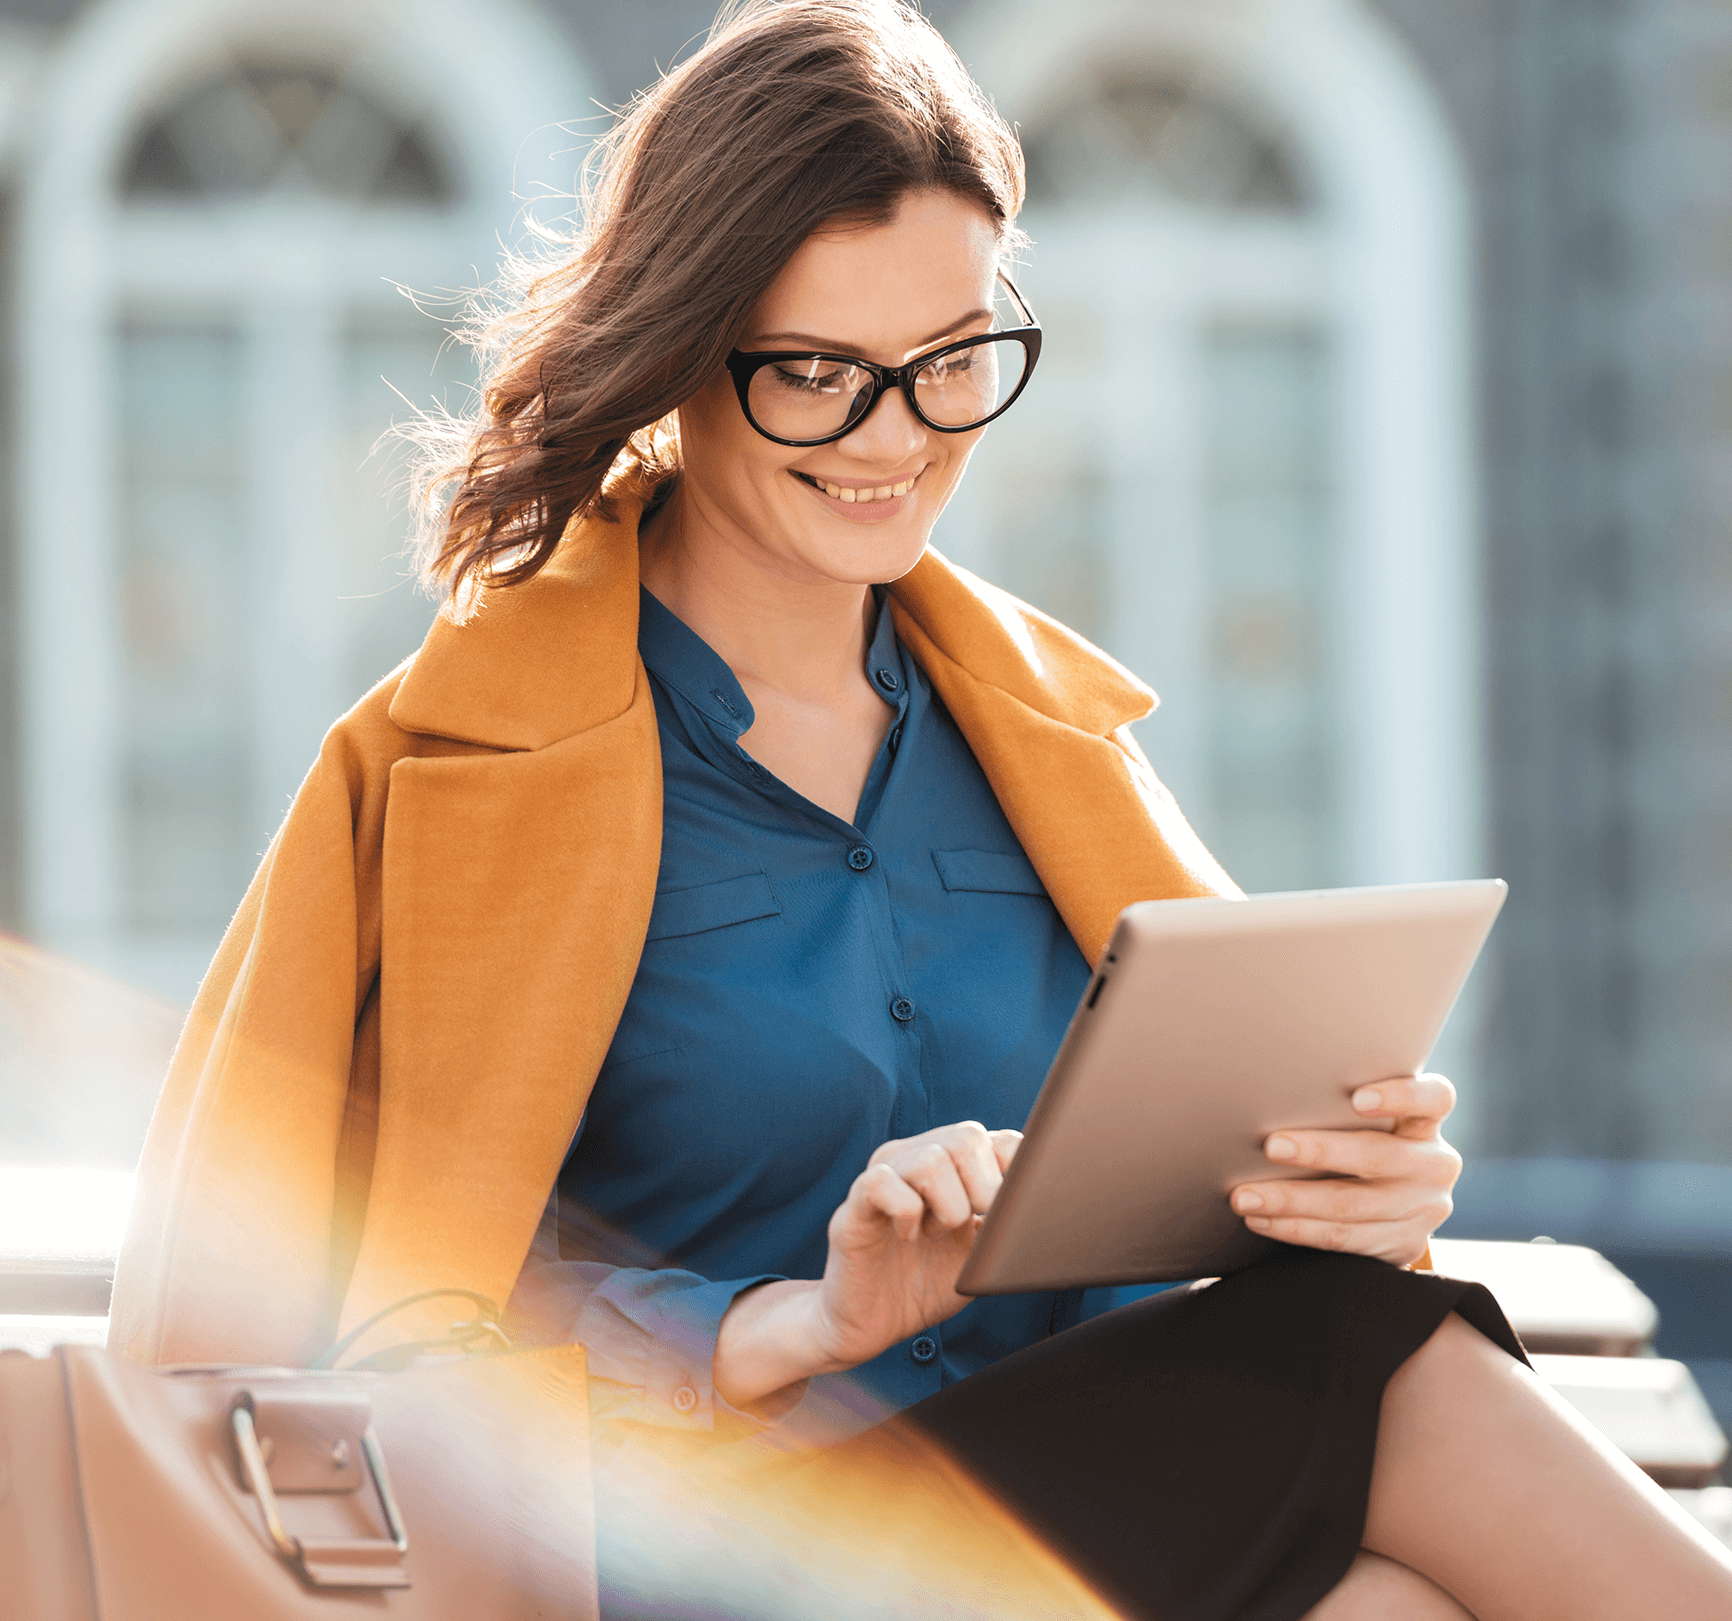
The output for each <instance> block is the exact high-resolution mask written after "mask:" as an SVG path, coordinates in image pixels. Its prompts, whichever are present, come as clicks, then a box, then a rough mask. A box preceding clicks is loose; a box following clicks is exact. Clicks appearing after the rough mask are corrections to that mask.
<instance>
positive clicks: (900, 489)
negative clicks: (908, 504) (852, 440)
mask: <svg viewBox="0 0 1732 1621" xmlns="http://www.w3.org/2000/svg"><path fill="white" fill-rule="evenodd" d="M814 482H815V483H816V484H817V486H818V488H819V489H821V490H822V491H823V492H824V493H825V494H826V495H827V496H829V497H830V498H831V499H832V500H835V501H846V502H848V503H849V504H850V505H854V504H857V503H860V502H870V501H889V500H891V499H892V498H893V497H895V496H898V495H906V494H907V493H908V492H909V491H910V490H911V489H913V488H914V480H913V479H911V478H908V479H904V480H903V481H902V482H901V483H900V484H880V485H878V486H877V488H876V489H863V488H856V487H852V486H844V485H841V484H826V483H825V482H824V481H823V480H822V479H816V480H814Z"/></svg>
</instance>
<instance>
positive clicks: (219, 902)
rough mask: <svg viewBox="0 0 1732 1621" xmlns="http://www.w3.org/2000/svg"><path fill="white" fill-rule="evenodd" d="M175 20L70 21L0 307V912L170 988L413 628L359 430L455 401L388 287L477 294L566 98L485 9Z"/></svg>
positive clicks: (566, 58) (253, 12)
mask: <svg viewBox="0 0 1732 1621" xmlns="http://www.w3.org/2000/svg"><path fill="white" fill-rule="evenodd" d="M225 10H226V16H224V15H218V16H216V17H215V19H214V28H213V26H212V22H213V19H212V16H211V15H210V14H211V13H213V11H214V12H215V13H224V12H225ZM315 10H316V11H317V12H318V15H316V16H315V15H313V12H314V11H315ZM202 12H203V18H202V22H201V20H200V14H199V13H198V12H196V11H188V10H187V8H161V7H158V6H155V5H152V4H151V3H149V0H110V3H109V4H108V5H105V6H99V7H95V8H92V9H91V11H90V12H88V13H86V14H85V17H84V18H83V19H81V23H80V24H79V25H75V27H74V30H73V32H72V35H71V37H70V38H69V40H68V43H67V45H66V47H65V49H64V50H63V51H62V52H61V54H60V58H59V61H58V63H57V67H56V76H57V79H58V81H59V82H58V85H57V86H50V88H49V92H48V94H47V97H46V104H47V106H48V109H49V113H48V116H49V119H50V121H51V122H53V121H56V120H58V123H59V126H60V127H59V130H58V132H57V133H56V134H55V136H54V138H51V139H44V140H43V141H42V143H41V152H42V154H43V156H42V159H41V165H40V167H39V168H38V169H37V170H36V171H35V172H33V173H32V174H31V175H30V176H29V177H28V180H27V193H26V196H27V205H26V208H25V211H24V218H23V232H24V240H23V246H22V255H21V256H22V259H23V264H24V274H23V277H22V287H21V293H20V299H19V314H20V318H21V321H22V323H23V324H22V329H21V331H22V337H21V342H20V347H21V350H22V352H23V357H24V372H25V377H24V396H25V397H26V398H29V399H30V400H31V401H32V405H33V409H32V412H31V413H30V417H29V420H28V421H27V422H26V424H25V427H24V435H25V450H26V454H25V457H24V459H23V465H24V469H25V474H26V479H27V484H26V492H25V494H26V500H25V525H26V533H27V535H29V536H30V537H31V539H32V540H33V541H34V542H35V543H36V544H34V545H32V544H30V543H29V542H27V544H26V547H25V549H24V552H25V562H26V569H25V573H26V582H25V583H26V590H27V592H29V593H30V597H31V600H30V603H29V607H28V610H27V615H26V618H27V621H28V622H29V623H31V624H34V625H37V626H42V627H53V631H52V635H44V636H43V637H42V638H41V639H40V640H39V641H38V643H37V644H36V645H35V646H34V647H33V648H32V649H31V650H30V651H29V653H28V654H27V659H26V668H25V678H26V683H27V694H26V716H27V721H28V722H29V723H30V724H29V730H28V733H27V749H28V754H27V759H26V770H25V780H26V782H27V785H28V788H29V793H30V801H29V803H28V805H27V807H26V840H27V852H28V853H27V862H26V866H27V881H28V885H29V888H28V891H27V895H26V906H27V922H28V924H29V926H30V927H31V929H32V932H33V933H34V934H36V935H37V936H38V937H39V938H41V939H42V940H44V942H45V943H47V944H50V945H52V946H56V947H58V948H59V949H61V950H64V951H67V952H69V953H71V954H73V955H75V956H78V957H81V958H83V959H84V960H86V961H90V962H94V963H96V964H98V965H100V966H103V967H106V968H109V969H111V970H113V971H117V972H119V973H120V974H121V975H122V976H124V977H126V978H128V979H131V980H132V981H133V982H135V983H138V984H141V985H144V986H146V987H149V988H152V989H155V990H157V991H158V992H160V993H162V994H165V995H167V996H170V997H172V998H173V999H175V1000H177V1001H184V1000H185V999H186V998H188V997H189V996H190V994H191V991H192V988H193V987H194V985H196V983H197V980H198V978H199V975H200V974H201V972H202V970H203V967H204V964H205V963H206V962H208V960H209V956H210V952H211V950H212V948H213V946H214V944H215V942H216V939H217V937H218V936H219V935H220V932H221V930H222V927H223V925H224V924H225V923H226V921H227V919H228V917H229V916H230V915H231V913H232V912H233V909H234V907H235V905H236V903H237V901H238V900H239V898H240V895H241V893H242V891H243V889H244V887H245V884H246V882H247V879H248V877H249V876H250V874H251V872H252V870H253V868H254V867H255V866H256V864H257V862H258V859H259V856H260V854H261V853H262V851H263V850H264V848H265V846H266V844H267V843H268V841H269V839H270V837H271V834H272V833H273V831H274V830H275V828H276V826H277V824H278V823H279V822H280V821H281V819H282V815H283V812H284V810H285V808H286V807H287V804H288V802H289V799H290V797H291V796H292V794H293V792H294V790H295V788H296V786H297V784H298V783H299V781H300V779H301V777H302V775H303V774H304V773H305V771H306V769H307V767H308V765H309V764H310V763H311V761H312V758H313V756H314V754H315V753H316V751H317V749H318V746H319V740H320V737H321V736H322V734H323V732H324V731H325V729H326V728H327V727H328V726H329V725H330V724H331V722H332V721H333V720H334V719H335V718H336V717H337V716H338V715H339V714H340V713H341V712H342V711H343V710H345V709H347V708H348V707H349V706H350V705H352V704H353V703H354V702H355V701H356V700H357V699H359V698H360V697H361V696H362V694H363V693H365V691H366V690H367V689H368V688H369V687H370V686H372V685H373V683H374V682H376V681H377V680H378V679H379V678H380V677H381V676H383V675H385V674H386V673H387V672H388V671H389V670H390V669H391V668H392V666H393V665H395V664H396V663H398V662H399V661H400V660H401V659H402V658H403V657H404V656H405V655H406V654H408V653H410V652H412V651H413V650H414V648H415V647H416V645H417V644H418V642H419V640H420V638H421V636H422V635H423V634H424V632H425V629H426V626H427V624H428V621H429V619H430V618H431V616H432V613H433V605H432V603H431V602H430V601H428V599H427V598H426V597H425V596H424V595H423V594H422V593H421V592H420V591H419V590H418V589H417V587H416V585H415V583H414V581H413V579H412V578H411V577H410V574H411V571H410V567H409V563H408V560H407V558H406V557H405V556H404V555H403V546H404V541H405V539H406V538H407V520H406V514H405V512H404V503H403V500H402V490H401V488H400V485H401V479H402V474H403V471H404V468H403V462H402V457H401V456H400V455H397V454H393V453H392V449H391V445H390V442H389V441H385V442H384V443H383V444H381V436H382V435H384V434H385V433H386V430H387V429H388V428H389V426H390V424H391V422H392V421H393V420H394V419H401V418H402V417H404V416H405V415H407V414H408V413H409V412H410V411H411V410H415V409H425V408H433V407H436V406H437V405H438V404H440V403H449V404H450V405H451V406H452V407H453V408H460V407H462V406H464V405H466V403H467V392H466V390H467V388H468V385H469V382H470V380H471V379H470V374H469V371H468V368H467V357H466V356H465V355H464V354H462V353H461V352H459V351H457V350H456V349H455V348H454V347H453V346H452V345H450V344H449V343H447V342H446V338H445V330H444V328H443V326H442V325H441V324H440V323H439V322H438V321H437V320H436V319H433V318H431V317H430V316H429V315H428V314H426V313H424V312H423V310H422V309H421V308H418V307H417V303H416V302H414V301H412V300H411V299H410V298H409V297H406V296H405V290H406V289H416V290H418V291H419V292H420V293H423V294H427V295H430V296H431V297H432V298H434V299H435V300H436V301H437V300H440V299H442V298H443V299H448V300H450V301H451V302H450V303H447V304H446V305H445V306H444V307H445V310H446V311H447V312H449V311H450V310H451V309H452V308H454V304H455V300H456V298H457V297H458V296H459V295H460V293H461V291H462V290H463V289H465V288H470V287H473V286H474V285H475V284H476V282H477V280H478V279H485V278H487V277H488V276H489V275H490V274H491V267H492V266H493V264H494V262H495V261H496V258H497V254H498V244H499V240H500V237H501V235H502V234H503V233H504V232H505V231H507V230H509V229H510V227H511V210H512V208H513V206H514V205H513V201H512V193H513V189H514V187H521V186H524V185H526V183H530V182H532V180H533V179H534V178H535V177H532V176H531V175H529V174H528V173H526V168H527V166H526V164H525V161H524V153H525V151H526V148H527V147H528V145H529V143H528V141H527V139H526V138H528V137H531V136H532V135H534V134H535V133H536V131H537V129H538V126H539V127H540V128H541V130H542V135H541V137H540V139H541V144H542V145H543V146H545V147H548V148H552V147H556V146H557V147H563V148H565V149H566V156H565V158H564V160H563V168H564V174H563V176H560V175H558V172H557V171H555V179H556V183H557V180H558V179H563V182H564V185H565V187H567V188H569V185H570V182H571V176H572V174H573V173H574V172H575V167H576V162H577V157H576V154H575V153H573V152H572V151H571V150H570V149H571V147H572V144H573V143H572V140H571V138H570V136H568V135H566V134H564V133H563V132H562V131H560V130H559V129H558V128H557V127H556V126H555V120H557V119H559V118H562V117H568V116H570V115H571V114H572V113H573V112H574V111H580V110H581V109H582V108H583V107H584V105H585V104H586V102H587V86H586V82H585V79H586V76H585V75H584V73H583V72H582V71H581V69H580V67H579V66H578V64H576V63H575V62H574V61H573V60H572V59H571V57H570V55H569V52H568V50H567V49H566V48H565V47H564V46H563V44H562V43H561V42H560V41H559V40H558V39H557V38H555V37H553V36H550V35H549V34H548V33H547V32H546V30H545V29H544V28H543V27H542V25H541V24H539V23H538V22H536V21H535V18H534V15H533V13H531V12H529V11H528V10H527V9H525V10H519V9H518V8H517V7H515V6H511V5H503V6H494V7H491V8H489V11H488V13H487V26H486V27H485V28H483V29H476V28H475V27H474V26H473V23H474V20H475V19H474V18H473V17H472V16H470V15H468V8H466V7H464V6H462V5H460V4H455V3H452V4H446V3H444V0H381V3H380V4H377V5H373V6H369V7H365V8H361V7H341V6H337V5H334V4H332V5H324V4H321V5H318V6H316V7H312V8H309V7H308V6H307V5H305V4H288V3H287V0H281V3H279V4H259V3H256V0H210V3H208V4H206V5H205V6H204V7H203V8H202ZM411 47H412V48H411ZM57 90H58V92H59V94H58V95H57V94H56V91H57ZM92 107H100V108H103V109H104V112H105V114H106V115H107V118H108V121H107V123H106V124H105V125H103V124H99V125H97V126H95V127H92V126H91V124H90V116H89V109H90V108H92ZM435 313H437V309H436V311H435ZM69 422H75V423H76V424H77V428H78V431H77V432H76V433H68V432H67V431H66V424H68V423H69ZM49 536H52V537H53V538H52V544H51V545H43V544H42V542H43V541H44V539H45V538H46V537H49Z"/></svg>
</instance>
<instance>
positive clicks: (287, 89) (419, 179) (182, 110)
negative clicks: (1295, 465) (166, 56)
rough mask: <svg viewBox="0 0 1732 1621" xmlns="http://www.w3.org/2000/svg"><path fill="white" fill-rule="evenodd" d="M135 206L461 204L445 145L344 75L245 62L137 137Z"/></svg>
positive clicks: (126, 187) (213, 78)
mask: <svg viewBox="0 0 1732 1621" xmlns="http://www.w3.org/2000/svg"><path fill="white" fill-rule="evenodd" d="M121 191H122V192H123V193H124V194H125V195H126V196H127V197H137V198H174V199H177V200H180V199H185V200H188V201H190V200H193V199H197V198H205V199H209V200H210V201H212V202H218V203H223V202H231V201H234V200H236V199H238V198H243V197H261V196H268V195H269V194H271V193H272V192H287V193H295V192H324V193H326V194H328V195H330V196H332V197H347V198H355V199H358V200H360V201H363V202H368V203H392V202H404V203H420V204H423V205H432V206H435V207H437V206H439V205H440V204H444V203H448V202H450V201H451V200H452V191H453V181H452V176H451V173H450V167H449V165H448V164H447V163H446V162H445V161H444V160H443V159H442V158H441V156H440V154H439V148H438V142H437V139H436V137H434V136H433V134H432V132H431V131H430V130H428V129H425V128H423V127H421V126H420V125H419V124H418V122H417V121H412V120H409V119H406V118H404V117H402V116H400V115H398V114H397V113H395V112H393V111H392V109H390V108H389V107H387V106H385V105H383V104H382V103H381V102H380V101H379V100H378V99H377V97H376V96H375V95H374V94H372V93H371V92H370V90H369V87H367V86H365V85H359V84H354V83H350V82H347V81H346V79H345V77H344V75H343V72H342V70H341V68H340V66H338V65H337V64H333V63H329V62H287V61H280V60H273V59H271V58H269V57H257V58H253V59H251V60H245V59H242V60H237V61H233V62H230V63H228V64H227V65H226V66H224V67H223V68H222V69H221V70H220V71H218V72H217V73H214V74H212V75H210V76H209V77H207V78H205V79H203V80H201V81H200V82H199V83H198V84H196V85H195V86H193V88H192V89H191V90H190V91H188V92H187V93H186V94H184V95H183V96H181V97H180V99H179V100H178V101H176V102H175V103H174V105H173V106H171V107H168V108H166V109H165V110H163V111H161V112H160V113H158V114H156V115H155V116H154V117H152V118H151V119H150V120H149V122H148V123H147V124H146V125H145V126H144V128H143V129H141V130H140V131H139V133H138V137H137V139H136V140H135V141H134V142H133V145H132V151H131V153H130V154H129V156H128V157H127V160H126V167H125V171H124V175H123V178H122V180H121Z"/></svg>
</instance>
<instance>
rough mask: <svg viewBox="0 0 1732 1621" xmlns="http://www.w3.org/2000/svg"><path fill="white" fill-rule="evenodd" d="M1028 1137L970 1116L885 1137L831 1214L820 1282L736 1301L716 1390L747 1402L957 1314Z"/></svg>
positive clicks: (776, 1287)
mask: <svg viewBox="0 0 1732 1621" xmlns="http://www.w3.org/2000/svg"><path fill="white" fill-rule="evenodd" d="M1021 1141H1022V1133H1021V1132H1019V1131H988V1130H987V1129H986V1128H985V1127H984V1126H982V1125H981V1124H979V1122H978V1121H973V1120H965V1121H962V1122H960V1123H959V1124H957V1125H953V1126H940V1127H939V1128H938V1129H937V1130H935V1131H926V1132H922V1133H921V1134H920V1135H919V1136H918V1137H906V1138H902V1139H900V1140H898V1141H895V1142H888V1143H885V1144H884V1145H883V1146H882V1147H881V1148H879V1149H878V1150H877V1151H876V1152H875V1153H874V1154H873V1155H872V1158H871V1160H870V1161H869V1162H868V1163H867V1167H866V1169H865V1170H864V1171H862V1172H861V1173H860V1175H859V1176H857V1177H856V1178H855V1179H854V1185H853V1186H852V1187H851V1188H850V1189H849V1190H848V1197H847V1198H846V1199H845V1200H844V1201H843V1202H842V1204H841V1206H840V1207H839V1208H838V1209H837V1211H836V1213H835V1215H833V1216H832V1217H831V1218H830V1231H829V1238H830V1253H829V1257H828V1259H827V1261H826V1263H825V1267H824V1276H823V1277H822V1279H820V1280H818V1281H816V1282H806V1281H800V1282H795V1281H789V1282H786V1283H769V1284H765V1285H763V1286H762V1287H761V1288H758V1289H754V1290H751V1291H750V1292H749V1293H747V1294H743V1295H741V1296H740V1297H739V1298H738V1299H737V1300H735V1301H734V1303H733V1305H732V1306H730V1307H729V1308H728V1311H727V1314H726V1315H725V1316H724V1317H723V1318H722V1324H721V1332H720V1333H719V1334H718V1336H717V1340H716V1356H715V1368H714V1378H715V1386H716V1389H717V1391H718V1392H719V1393H720V1394H721V1395H722V1396H723V1397H725V1398H726V1399H727V1400H728V1401H730V1402H732V1403H733V1404H734V1405H735V1406H745V1405H747V1404H749V1403H751V1402H753V1401H757V1400H759V1399H761V1398H762V1397H764V1396H767V1395H769V1394H770V1393H771V1392H772V1391H775V1390H779V1389H781V1388H782V1387H783V1386H785V1385H789V1384H794V1383H796V1382H797V1381H799V1380H801V1379H809V1378H811V1377H812V1376H813V1375H814V1374H819V1373H839V1372H842V1371H844V1370H846V1369H848V1368H854V1367H858V1366H859V1365H860V1364H861V1363H862V1362H869V1361H871V1360H872V1358H873V1357H875V1356H877V1355H878V1353H879V1352H880V1351H884V1350H887V1349H888V1348H889V1347H890V1346H892V1345H894V1344H896V1342H897V1341H898V1340H902V1339H906V1338H907V1337H908V1336H909V1335H910V1334H917V1333H919V1331H920V1330H921V1329H923V1328H930V1327H931V1326H932V1325H933V1324H934V1323H942V1322H943V1321H944V1320H945V1319H946V1318H948V1317H953V1316H955V1315H956V1313H957V1312H959V1311H961V1310H962V1308H963V1307H964V1306H966V1305H967V1304H968V1297H967V1296H966V1295H959V1294H958V1293H957V1292H956V1279H957V1277H958V1276H959V1275H960V1273H961V1271H962V1266H963V1263H964V1262H965V1261H966V1260H967V1259H968V1252H969V1250H970V1249H972V1248H973V1246H974V1236H975V1234H976V1233H977V1232H978V1231H979V1230H980V1223H981V1221H982V1219H983V1218H984V1217H985V1215H986V1212H987V1211H988V1210H990V1209H991V1208H992V1201H993V1200H994V1199H995V1198H996V1197H997V1195H998V1189H999V1184H1000V1183H1001V1182H1002V1181H1003V1180H1004V1172H1005V1170H1006V1168H1007V1167H1008V1166H1009V1164H1010V1162H1011V1159H1012V1158H1013V1157H1014V1156H1015V1154H1016V1150H1017V1145H1018V1144H1019V1143H1020V1142H1021Z"/></svg>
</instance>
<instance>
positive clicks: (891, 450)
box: [837, 388, 928, 465]
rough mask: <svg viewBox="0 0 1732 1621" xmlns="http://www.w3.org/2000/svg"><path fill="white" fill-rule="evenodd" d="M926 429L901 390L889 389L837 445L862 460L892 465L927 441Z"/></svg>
mask: <svg viewBox="0 0 1732 1621" xmlns="http://www.w3.org/2000/svg"><path fill="white" fill-rule="evenodd" d="M927 431H928V430H927V427H926V424H925V423H924V422H922V421H921V420H920V418H919V417H917V416H916V415H915V414H914V411H913V408H912V407H911V406H910V405H909V403H908V397H907V396H906V395H905V394H904V393H903V392H902V390H901V389H899V388H887V389H885V390H884V392H883V393H882V394H880V395H879V396H878V398H877V399H876V400H874V401H873V402H872V409H871V410H870V411H868V412H867V413H866V418H865V420H864V421H863V422H862V423H861V424H860V426H859V427H857V428H856V429H855V430H854V431H853V432H852V433H851V434H849V435H848V436H847V437H846V438H844V439H841V440H839V441H838V442H837V448H838V449H839V450H843V451H846V452H847V453H848V454H849V455H851V456H855V457H857V458H858V459H859V460H861V461H863V462H875V463H878V464H880V465H892V464H894V463H897V462H905V461H907V460H908V458H909V457H910V456H912V455H913V454H914V453H915V452H916V451H918V450H919V449H920V448H921V446H923V445H924V444H925V443H926V435H927Z"/></svg>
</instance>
